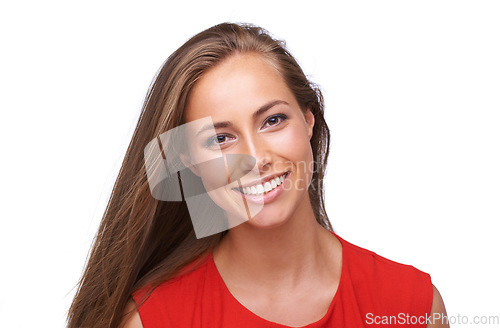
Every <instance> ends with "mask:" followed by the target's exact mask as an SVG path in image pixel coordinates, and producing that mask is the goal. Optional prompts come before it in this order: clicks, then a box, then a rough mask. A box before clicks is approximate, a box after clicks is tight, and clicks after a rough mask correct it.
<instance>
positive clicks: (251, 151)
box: [239, 135, 272, 174]
mask: <svg viewBox="0 0 500 328" xmlns="http://www.w3.org/2000/svg"><path fill="white" fill-rule="evenodd" d="M241 147H242V149H240V150H239V151H240V152H241V153H242V154H247V155H250V156H252V157H254V158H255V165H256V166H257V168H258V170H259V173H263V174H265V173H269V172H271V170H272V151H271V145H270V144H269V140H266V139H265V138H263V137H260V136H258V135H257V136H255V135H253V136H246V137H245V139H244V140H242V143H241Z"/></svg>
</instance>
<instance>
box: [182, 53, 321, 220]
mask: <svg viewBox="0 0 500 328" xmlns="http://www.w3.org/2000/svg"><path fill="white" fill-rule="evenodd" d="M208 117H210V118H211V121H212V122H213V127H212V128H210V129H205V130H204V131H201V130H202V129H201V128H199V127H197V128H195V129H191V132H190V133H189V134H188V144H189V155H188V157H189V161H190V162H191V163H211V162H210V160H212V159H216V158H220V157H221V156H222V157H224V158H226V161H225V162H224V161H222V163H225V164H223V165H225V167H220V166H219V167H217V165H216V164H214V165H213V166H211V165H205V166H203V165H199V166H197V165H194V166H192V170H193V172H194V173H195V174H197V175H199V176H200V177H201V179H202V181H203V183H204V185H205V186H220V185H221V183H220V178H221V176H223V177H224V179H226V182H225V183H224V186H223V187H222V188H207V190H209V189H213V190H212V191H209V195H210V197H211V198H212V200H213V201H214V202H215V203H216V204H217V205H219V206H220V207H221V208H222V209H224V210H225V211H226V213H228V214H229V216H230V217H231V216H238V217H240V218H241V217H244V220H243V221H246V220H248V222H249V223H250V224H253V225H256V226H260V227H271V226H276V225H279V224H281V223H283V222H285V221H286V220H287V219H288V218H290V217H291V216H292V214H293V213H294V211H295V210H296V209H297V207H298V206H300V205H303V204H307V203H310V200H309V196H308V193H307V189H308V186H309V184H310V182H311V178H312V173H313V171H312V164H313V163H312V161H313V154H312V149H311V145H310V142H309V141H310V138H311V136H312V131H313V125H314V116H313V114H312V113H311V112H310V111H309V110H306V111H305V112H304V111H302V110H301V109H300V107H299V105H298V103H297V101H296V99H295V97H294V95H293V93H292V92H291V91H290V89H289V88H288V87H287V85H286V83H285V81H284V80H283V78H282V77H281V75H280V73H279V72H278V71H277V70H276V68H274V66H273V65H272V64H271V62H270V61H269V60H268V59H266V58H265V57H263V56H261V55H258V54H253V53H245V54H236V55H233V56H231V57H229V58H227V59H225V60H224V61H222V62H221V63H219V64H218V65H217V66H215V67H213V68H212V69H210V70H208V71H207V72H205V73H204V74H203V76H202V77H201V78H200V79H199V80H198V81H197V82H196V84H195V86H194V87H193V89H192V90H191V93H190V95H189V98H188V103H187V106H186V112H185V121H186V123H188V122H193V121H196V120H199V122H203V120H200V119H205V122H206V119H207V118H208ZM193 126H196V125H193ZM200 131H201V132H200ZM229 154H243V155H250V156H252V157H253V158H254V159H255V162H254V163H252V164H255V165H254V166H253V169H252V170H250V169H249V168H248V167H247V168H242V167H241V166H242V165H243V166H244V164H241V163H240V164H239V165H240V166H239V167H238V164H237V162H238V161H237V160H236V162H234V161H233V162H234V163H236V164H234V163H233V164H228V163H229V161H228V160H227V159H228V158H229V157H227V155H229ZM236 157H237V156H236ZM252 157H250V158H252ZM233 158H234V156H233ZM247 158H248V157H247ZM253 158H252V159H253ZM212 162H213V163H216V161H212ZM242 162H245V157H242ZM246 162H247V164H248V161H246ZM219 163H221V162H220V161H219ZM238 170H240V172H247V174H246V175H244V176H243V177H241V178H240V179H239V181H235V179H231V178H230V176H231V175H232V174H233V173H234V171H238ZM233 176H234V175H233ZM236 176H237V178H239V176H241V174H239V176H238V174H236ZM240 222H242V221H240Z"/></svg>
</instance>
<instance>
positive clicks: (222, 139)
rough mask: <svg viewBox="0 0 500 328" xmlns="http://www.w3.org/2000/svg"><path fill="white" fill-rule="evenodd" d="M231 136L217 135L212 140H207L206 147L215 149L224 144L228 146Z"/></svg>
mask: <svg viewBox="0 0 500 328" xmlns="http://www.w3.org/2000/svg"><path fill="white" fill-rule="evenodd" d="M229 138H230V137H229V136H228V135H227V134H218V135H215V136H213V137H211V138H209V139H208V140H207V144H206V146H207V147H208V148H211V147H212V148H213V147H216V146H222V145H224V144H226V143H227V142H228V141H229Z"/></svg>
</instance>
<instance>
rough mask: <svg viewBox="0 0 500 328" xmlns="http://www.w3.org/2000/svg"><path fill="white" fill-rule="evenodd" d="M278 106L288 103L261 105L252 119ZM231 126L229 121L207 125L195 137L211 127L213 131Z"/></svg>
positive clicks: (276, 102) (275, 102)
mask: <svg viewBox="0 0 500 328" xmlns="http://www.w3.org/2000/svg"><path fill="white" fill-rule="evenodd" d="M279 104H284V105H288V103H287V102H286V101H284V100H273V101H270V102H268V103H267V104H264V105H262V106H261V107H260V108H259V109H258V110H256V111H255V112H254V113H253V114H252V118H253V119H255V118H257V117H259V116H260V115H262V114H264V113H265V112H267V111H268V110H269V109H271V108H273V107H274V106H276V105H279ZM232 125H233V123H231V122H230V121H222V122H217V123H214V124H207V125H205V126H204V127H202V128H201V129H200V130H199V131H198V132H197V133H196V136H198V135H199V134H200V133H202V132H204V131H205V130H209V129H211V128H212V127H213V128H214V129H221V128H227V127H229V126H232Z"/></svg>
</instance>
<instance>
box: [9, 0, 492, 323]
mask: <svg viewBox="0 0 500 328" xmlns="http://www.w3.org/2000/svg"><path fill="white" fill-rule="evenodd" d="M175 2H176V3H177V5H174V6H172V5H170V4H168V2H166V1H164V2H160V1H157V2H153V1H141V2H139V1H137V2H128V1H116V2H111V1H86V2H79V3H76V2H70V1H17V2H14V1H12V2H10V3H9V4H7V3H6V2H2V4H1V5H0V31H1V32H0V33H1V48H2V50H1V51H0V56H1V60H0V87H1V88H0V92H1V98H0V106H1V107H0V109H1V120H0V122H1V123H0V126H1V129H0V143H1V145H0V146H1V148H0V149H1V151H2V161H1V163H0V165H1V171H0V172H1V181H2V184H1V185H2V188H1V191H0V192H1V198H0V199H1V214H0V215H1V227H0V250H1V269H0V278H1V279H0V293H1V297H0V326H1V327H63V326H64V318H65V315H66V311H67V309H68V307H69V305H70V302H71V300H72V297H73V295H74V289H73V287H74V285H75V284H76V283H77V280H78V278H79V277H80V274H81V272H82V269H83V265H84V262H85V258H86V255H87V252H88V250H89V247H90V244H91V241H92V238H93V236H94V234H95V232H96V231H97V227H98V224H99V221H100V219H101V217H102V214H103V212H104V208H105V205H106V202H107V200H108V197H109V195H110V192H111V188H112V185H113V183H114V180H115V178H116V174H117V173H118V170H119V167H120V165H121V161H122V158H123V155H124V153H125V150H126V147H127V146H128V143H129V142H130V138H131V136H132V132H133V129H134V128H135V125H136V123H137V119H138V116H139V112H140V108H141V104H142V101H143V99H144V96H145V94H146V90H147V88H148V86H149V83H150V82H151V80H152V78H153V76H154V74H155V73H156V71H157V69H158V68H159V67H160V65H161V64H162V62H163V61H164V60H165V59H166V58H167V56H168V55H169V54H170V53H172V52H173V51H174V50H175V49H176V48H177V47H179V46H180V45H181V44H182V43H183V42H184V41H186V40H187V39H188V38H189V37H191V36H192V35H194V34H196V33H198V32H200V31H201V30H203V29H205V28H208V27H210V26H212V25H214V24H216V23H220V22H223V21H232V22H252V23H254V24H258V25H261V26H263V27H264V28H267V29H268V30H269V31H271V33H273V34H274V35H275V36H277V37H278V38H282V39H285V40H286V41H287V44H288V46H289V48H290V50H291V51H292V53H293V54H294V55H295V57H296V58H297V59H298V61H299V63H300V64H301V65H302V67H303V69H304V71H305V72H306V73H307V74H308V75H309V76H310V78H311V79H312V80H313V81H314V82H316V83H318V84H319V85H320V86H321V87H322V90H323V92H324V95H325V99H326V117H327V121H328V123H329V126H330V129H331V131H332V145H331V157H330V165H329V169H328V176H327V179H326V186H327V188H326V198H327V204H328V208H327V210H328V213H329V215H330V218H331V221H332V223H333V226H334V227H335V229H336V231H337V233H339V234H340V236H342V237H344V238H345V239H346V240H348V241H350V242H352V243H354V244H357V245H359V246H362V247H365V248H368V249H370V250H373V251H375V252H377V253H379V254H380V255H383V256H385V257H388V258H390V259H393V260H396V261H399V262H403V263H407V264H411V265H413V266H415V267H417V268H419V269H421V270H423V271H426V272H428V273H430V274H431V276H432V279H433V282H434V284H435V285H436V286H437V287H438V289H439V290H440V291H441V294H442V296H443V298H444V301H445V304H446V306H447V309H448V314H449V315H458V314H460V315H462V316H463V315H469V316H473V315H500V297H499V292H500V287H499V283H498V277H499V276H500V266H499V262H500V259H499V256H498V251H499V248H500V247H499V241H498V238H497V235H498V229H499V227H500V226H499V223H498V222H499V220H500V206H499V205H500V204H499V203H500V171H499V169H498V168H499V167H500V129H499V126H500V61H499V58H500V42H499V41H500V19H499V17H500V3H499V2H498V1H472V0H471V1H457V0H454V1H439V0H433V1H401V0H398V1H345V2H333V4H331V5H328V4H327V2H314V1H305V2H300V4H294V3H292V2H289V1H246V2H245V3H244V4H243V3H242V4H236V3H235V2H232V1H227V2H225V3H223V2H217V1H203V2H200V3H199V4H197V3H193V2H186V3H185V4H179V3H180V1H175Z"/></svg>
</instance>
